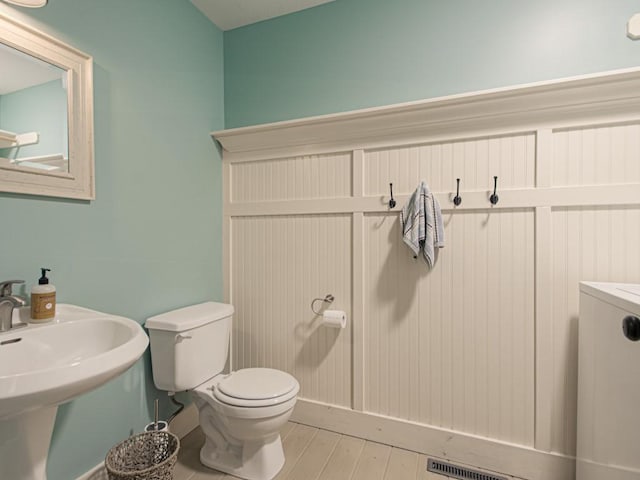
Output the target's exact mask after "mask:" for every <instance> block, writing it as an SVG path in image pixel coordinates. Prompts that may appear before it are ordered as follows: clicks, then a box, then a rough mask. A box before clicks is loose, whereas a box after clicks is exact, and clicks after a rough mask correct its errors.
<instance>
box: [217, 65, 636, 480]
mask: <svg viewBox="0 0 640 480" xmlns="http://www.w3.org/2000/svg"><path fill="white" fill-rule="evenodd" d="M554 115H555V116H554ZM394 122H395V123H394ZM214 136H215V137H216V139H218V140H219V141H221V143H222V145H223V146H224V147H225V149H226V150H225V156H224V162H225V167H224V175H225V194H224V198H225V202H224V230H225V234H224V235H225V249H224V254H225V292H226V293H225V295H226V298H227V299H228V301H230V302H232V303H233V304H234V305H235V307H236V311H237V314H236V318H235V324H234V338H233V342H232V348H233V355H232V356H233V362H234V367H235V368H241V367H249V366H270V367H274V368H280V369H282V370H285V371H288V372H290V373H292V374H294V375H295V376H296V378H298V380H299V381H300V383H301V385H302V390H301V394H300V396H301V398H302V399H303V400H301V402H300V407H299V409H298V410H297V412H296V414H295V418H296V419H297V420H298V421H303V422H308V423H311V424H314V425H317V426H322V427H325V428H330V429H334V430H337V431H341V432H343V433H350V434H356V435H361V436H363V437H365V438H370V439H372V440H376V441H383V442H385V441H386V442H388V443H392V444H394V445H398V446H402V447H404V448H410V449H414V450H417V451H420V452H422V453H426V454H433V455H436V456H441V457H443V456H444V457H446V458H451V459H456V460H458V461H460V462H463V463H467V464H471V465H477V466H479V467H483V468H487V469H492V470H497V471H500V472H503V473H509V474H511V475H514V476H518V477H522V478H529V479H532V480H533V479H536V480H556V479H557V480H565V479H566V478H571V475H572V474H573V459H572V456H573V455H574V454H575V415H576V378H577V376H576V371H577V355H576V345H577V343H576V342H577V312H578V303H577V302H578V281H580V280H592V281H617V282H640V253H639V252H640V250H639V249H638V248H637V245H638V244H640V70H635V71H626V72H619V73H615V74H611V75H600V76H591V77H585V78H583V79H576V80H571V81H566V82H559V83H558V84H544V85H538V86H529V87H525V88H522V89H512V90H499V91H493V92H488V93H478V94H469V95H463V96H458V97H449V98H446V99H436V100H433V101H427V102H422V103H421V102H418V103H416V104H409V105H401V106H396V107H385V108H382V109H371V110H366V111H362V112H354V113H349V114H338V115H335V116H325V117H319V118H317V119H305V120H300V121H293V122H283V123H282V124H272V125H267V126H257V127H247V128H246V129H235V130H231V131H225V132H217V133H215V134H214ZM347 147H349V148H347ZM494 175H497V176H498V194H499V196H500V201H499V202H498V204H497V205H494V206H492V205H491V204H490V203H489V200H488V199H489V195H490V194H491V190H492V188H493V176H494ZM456 178H461V192H460V193H461V196H462V204H461V205H460V206H459V207H454V205H453V203H452V198H453V195H454V194H455V179H456ZM420 180H425V181H427V183H429V185H430V187H431V189H432V190H433V191H434V192H435V194H436V196H437V198H438V200H439V201H440V203H441V205H442V207H443V213H444V220H445V233H446V237H447V244H446V247H445V248H444V249H442V250H441V251H440V254H439V259H438V262H437V264H436V267H435V268H434V269H433V270H432V271H429V270H428V269H427V267H426V266H425V265H424V262H422V260H420V259H417V260H416V259H413V258H412V257H411V255H410V253H409V250H408V249H407V248H406V247H405V245H404V244H403V242H402V240H401V238H400V228H399V217H398V211H399V209H400V208H401V207H402V205H403V204H404V202H406V201H407V199H408V198H409V195H410V193H411V192H412V191H413V189H414V188H415V187H416V185H417V184H418V183H419V181H420ZM389 183H393V184H394V196H395V197H396V200H397V202H398V207H396V209H394V211H389V209H388V205H387V202H388V200H389V190H388V188H389ZM327 293H332V294H333V295H335V296H336V301H335V302H334V304H333V305H332V306H331V308H338V309H343V310H345V311H347V313H348V315H349V326H348V328H347V329H345V330H342V331H340V330H333V331H329V330H327V329H324V328H321V327H319V326H318V322H317V320H318V319H316V318H314V316H313V314H312V313H311V310H310V309H309V304H310V302H311V300H312V299H313V298H315V297H323V296H324V295H325V294H327ZM385 435H386V437H385ZM441 443H442V445H441ZM445 444H446V445H445Z"/></svg>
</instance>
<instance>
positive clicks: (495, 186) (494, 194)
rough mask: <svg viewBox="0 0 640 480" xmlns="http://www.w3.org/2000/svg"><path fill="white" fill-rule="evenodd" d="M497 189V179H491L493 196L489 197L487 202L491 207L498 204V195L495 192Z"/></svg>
mask: <svg viewBox="0 0 640 480" xmlns="http://www.w3.org/2000/svg"><path fill="white" fill-rule="evenodd" d="M497 189H498V177H493V195H491V196H490V197H489V201H490V202H491V204H492V205H495V204H496V203H498V200H499V198H498V194H497V193H496V190H497Z"/></svg>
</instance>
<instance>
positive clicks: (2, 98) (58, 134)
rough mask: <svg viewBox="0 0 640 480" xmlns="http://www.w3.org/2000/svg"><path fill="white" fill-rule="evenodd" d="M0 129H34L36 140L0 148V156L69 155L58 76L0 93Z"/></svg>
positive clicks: (63, 96) (64, 99)
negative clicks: (30, 85)
mask: <svg viewBox="0 0 640 480" xmlns="http://www.w3.org/2000/svg"><path fill="white" fill-rule="evenodd" d="M0 129H2V130H8V131H10V132H14V133H28V132H37V133H38V135H39V137H38V143H35V144H32V145H26V146H22V147H18V148H3V149H0V157H8V158H25V157H32V156H36V155H51V154H62V155H64V157H65V158H66V157H68V156H69V153H68V152H69V150H68V140H67V91H66V90H65V89H64V88H63V86H62V80H61V79H60V80H53V81H50V82H46V83H43V84H41V85H36V86H33V87H29V88H24V89H22V90H18V91H16V92H11V93H7V94H5V95H0Z"/></svg>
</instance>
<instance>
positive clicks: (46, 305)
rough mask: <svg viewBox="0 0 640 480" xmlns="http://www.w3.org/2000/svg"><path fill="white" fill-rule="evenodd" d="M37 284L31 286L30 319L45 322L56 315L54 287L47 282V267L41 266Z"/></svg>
mask: <svg viewBox="0 0 640 480" xmlns="http://www.w3.org/2000/svg"><path fill="white" fill-rule="evenodd" d="M40 270H42V276H41V277H40V278H39V279H38V285H34V286H33V287H31V320H33V321H36V322H46V321H49V320H51V319H52V318H53V317H54V316H55V315H56V287H54V286H53V285H51V284H50V283H49V279H48V278H47V272H50V271H51V270H49V269H48V268H41V269H40Z"/></svg>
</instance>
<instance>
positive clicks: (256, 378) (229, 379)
mask: <svg viewBox="0 0 640 480" xmlns="http://www.w3.org/2000/svg"><path fill="white" fill-rule="evenodd" d="M207 383H209V382H207ZM203 387H205V388H206V389H207V390H210V391H211V392H212V393H213V396H214V398H215V399H216V400H218V401H219V402H221V403H224V404H226V405H231V406H234V407H246V408H257V407H268V406H273V405H279V404H281V403H285V402H287V401H289V400H291V399H292V398H295V397H296V395H297V394H298V391H299V390H300V385H299V384H298V381H297V380H296V379H295V378H294V377H292V376H291V375H289V374H288V373H286V372H282V371H280V370H274V369H271V368H244V369H241V370H237V371H235V372H232V373H231V374H229V375H226V376H222V378H219V377H216V378H214V379H213V381H212V382H210V384H205V385H203Z"/></svg>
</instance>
